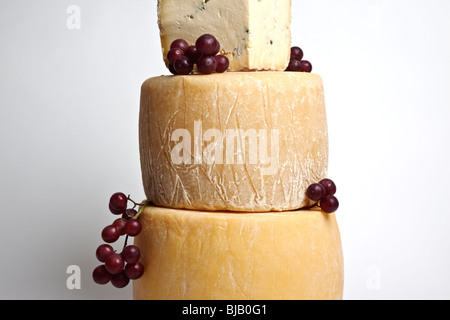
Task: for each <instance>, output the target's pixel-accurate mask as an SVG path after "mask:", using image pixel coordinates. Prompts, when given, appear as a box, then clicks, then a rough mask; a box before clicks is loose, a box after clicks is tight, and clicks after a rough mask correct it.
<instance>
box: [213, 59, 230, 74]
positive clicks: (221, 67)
mask: <svg viewBox="0 0 450 320" xmlns="http://www.w3.org/2000/svg"><path fill="white" fill-rule="evenodd" d="M214 59H216V64H217V67H216V72H217V73H223V72H225V71H227V70H228V67H229V66H230V60H228V58H227V57H226V56H222V55H218V56H215V57H214Z"/></svg>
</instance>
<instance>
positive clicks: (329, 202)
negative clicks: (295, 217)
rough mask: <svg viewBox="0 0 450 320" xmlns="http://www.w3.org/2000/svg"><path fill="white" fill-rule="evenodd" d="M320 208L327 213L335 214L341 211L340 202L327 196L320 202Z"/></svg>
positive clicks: (333, 197)
mask: <svg viewBox="0 0 450 320" xmlns="http://www.w3.org/2000/svg"><path fill="white" fill-rule="evenodd" d="M320 208H321V209H322V211H323V212H325V213H333V212H336V211H337V210H338V209H339V201H338V199H337V198H336V197H335V196H325V197H324V198H323V199H322V200H320Z"/></svg>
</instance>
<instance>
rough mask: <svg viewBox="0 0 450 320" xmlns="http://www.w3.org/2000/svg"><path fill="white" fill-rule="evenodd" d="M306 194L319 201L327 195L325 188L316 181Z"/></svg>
mask: <svg viewBox="0 0 450 320" xmlns="http://www.w3.org/2000/svg"><path fill="white" fill-rule="evenodd" d="M306 195H307V196H308V198H310V199H311V200H313V201H319V200H320V199H322V198H323V196H324V195H325V188H324V187H323V186H322V185H321V184H319V183H314V184H312V185H310V186H309V187H308V190H307V191H306Z"/></svg>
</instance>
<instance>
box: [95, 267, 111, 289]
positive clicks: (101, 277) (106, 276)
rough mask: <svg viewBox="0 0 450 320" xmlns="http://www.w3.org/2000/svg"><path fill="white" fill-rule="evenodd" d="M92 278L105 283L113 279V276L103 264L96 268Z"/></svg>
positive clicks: (102, 283) (98, 282)
mask: <svg viewBox="0 0 450 320" xmlns="http://www.w3.org/2000/svg"><path fill="white" fill-rule="evenodd" d="M92 278H93V279H94V282H95V283H97V284H100V285H105V284H107V283H108V282H110V281H111V278H112V276H111V273H109V272H108V270H106V267H105V266H104V265H101V266H98V267H97V268H95V269H94V272H92Z"/></svg>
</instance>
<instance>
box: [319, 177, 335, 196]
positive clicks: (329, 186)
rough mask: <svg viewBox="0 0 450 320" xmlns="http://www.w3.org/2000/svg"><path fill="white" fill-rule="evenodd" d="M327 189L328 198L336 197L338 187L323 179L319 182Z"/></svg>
mask: <svg viewBox="0 0 450 320" xmlns="http://www.w3.org/2000/svg"><path fill="white" fill-rule="evenodd" d="M319 183H320V184H321V185H322V186H323V187H324V188H325V195H326V196H334V195H335V194H336V185H335V184H334V182H333V181H332V180H330V179H323V180H322V181H320V182H319Z"/></svg>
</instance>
